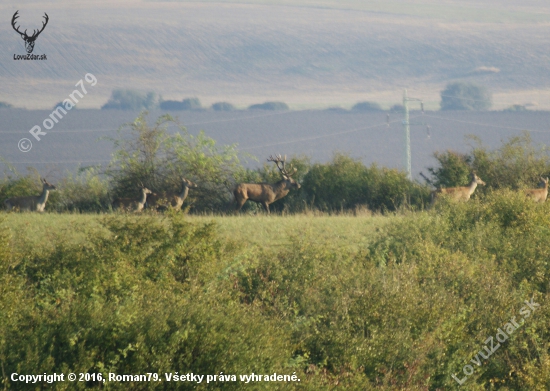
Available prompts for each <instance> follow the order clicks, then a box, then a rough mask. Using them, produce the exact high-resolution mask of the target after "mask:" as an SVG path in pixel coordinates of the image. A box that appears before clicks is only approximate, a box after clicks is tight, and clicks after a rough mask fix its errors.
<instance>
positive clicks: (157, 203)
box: [147, 178, 198, 211]
mask: <svg viewBox="0 0 550 391" xmlns="http://www.w3.org/2000/svg"><path fill="white" fill-rule="evenodd" d="M181 181H182V184H181V191H180V192H179V193H151V194H150V195H149V196H148V197H147V207H148V208H152V209H156V210H158V211H163V210H166V209H168V208H170V207H171V208H174V209H175V210H180V209H181V206H182V205H183V201H185V199H186V198H187V196H188V195H189V189H196V188H197V187H198V186H197V185H196V184H194V183H193V182H191V181H190V180H188V179H185V178H181Z"/></svg>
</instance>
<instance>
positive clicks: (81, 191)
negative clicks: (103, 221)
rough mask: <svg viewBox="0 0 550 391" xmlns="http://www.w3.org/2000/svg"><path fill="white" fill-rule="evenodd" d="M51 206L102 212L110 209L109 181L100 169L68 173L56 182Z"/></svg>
mask: <svg viewBox="0 0 550 391" xmlns="http://www.w3.org/2000/svg"><path fill="white" fill-rule="evenodd" d="M56 187H57V188H58V190H57V191H56V193H55V194H52V199H51V200H50V203H51V208H52V209H56V210H58V211H72V212H95V213H97V212H102V211H106V210H109V208H110V205H111V197H110V194H109V183H108V182H107V180H106V178H104V177H102V176H101V175H100V172H99V170H98V169H95V168H88V169H85V170H82V171H80V172H79V173H78V174H71V173H68V174H67V175H66V176H65V177H64V178H63V179H61V181H59V182H58V183H57V184H56Z"/></svg>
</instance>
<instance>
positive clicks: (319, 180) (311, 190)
mask: <svg viewBox="0 0 550 391" xmlns="http://www.w3.org/2000/svg"><path fill="white" fill-rule="evenodd" d="M303 191H304V192H305V194H306V201H307V203H308V205H310V206H313V207H315V208H319V209H321V210H349V209H355V208H357V207H358V206H367V207H368V208H369V209H371V210H375V211H385V210H390V211H392V210H396V209H398V208H399V207H401V206H404V205H409V206H412V207H415V208H421V207H422V206H423V204H424V203H425V202H426V201H427V199H428V193H429V192H428V190H427V188H425V187H423V186H420V185H418V184H415V183H413V182H411V181H409V180H408V179H407V176H406V174H405V173H403V172H399V171H397V170H391V169H386V168H379V167H378V166H376V165H372V166H370V167H366V166H365V165H364V164H363V163H362V162H360V161H359V160H354V159H352V158H350V157H349V156H346V155H342V154H337V155H335V157H334V158H333V160H332V162H330V163H327V164H315V165H313V166H312V167H311V169H310V171H309V172H308V173H307V174H306V176H305V177H304V180H303Z"/></svg>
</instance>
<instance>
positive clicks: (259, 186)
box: [233, 155, 300, 214]
mask: <svg viewBox="0 0 550 391" xmlns="http://www.w3.org/2000/svg"><path fill="white" fill-rule="evenodd" d="M267 161H268V162H274V163H275V164H276V165H277V168H278V169H279V171H280V172H281V175H282V176H283V179H281V180H280V181H279V182H277V183H273V184H271V183H241V184H239V185H237V187H236V188H235V190H234V191H233V194H234V195H235V201H236V202H237V209H236V210H235V213H237V212H239V210H241V208H242V207H243V205H244V203H245V202H246V200H250V201H254V202H257V203H260V204H262V205H263V207H264V209H265V210H266V212H267V213H268V214H269V204H272V203H274V202H275V201H277V200H279V199H281V198H283V197H284V196H286V195H287V194H288V192H289V191H290V189H299V188H300V184H299V183H298V182H296V181H295V180H294V179H292V175H294V174H295V173H296V171H297V169H296V168H294V169H293V170H291V172H289V171H287V169H286V168H285V162H286V156H285V157H284V159H283V158H282V157H281V155H277V157H276V158H274V157H273V156H270V157H269V159H267ZM279 164H281V165H279Z"/></svg>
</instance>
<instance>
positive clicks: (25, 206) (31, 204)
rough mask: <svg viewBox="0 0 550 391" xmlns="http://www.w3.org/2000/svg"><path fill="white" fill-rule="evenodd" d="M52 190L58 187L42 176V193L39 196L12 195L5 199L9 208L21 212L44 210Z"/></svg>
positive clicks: (5, 203)
mask: <svg viewBox="0 0 550 391" xmlns="http://www.w3.org/2000/svg"><path fill="white" fill-rule="evenodd" d="M50 190H57V188H56V187H55V186H54V185H52V184H50V183H48V182H46V179H45V178H42V194H40V195H39V196H26V197H12V198H8V199H7V200H5V201H4V205H5V206H6V209H7V210H11V209H15V210H19V211H21V212H24V211H27V212H44V208H45V207H46V202H47V201H48V195H49V194H50Z"/></svg>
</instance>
